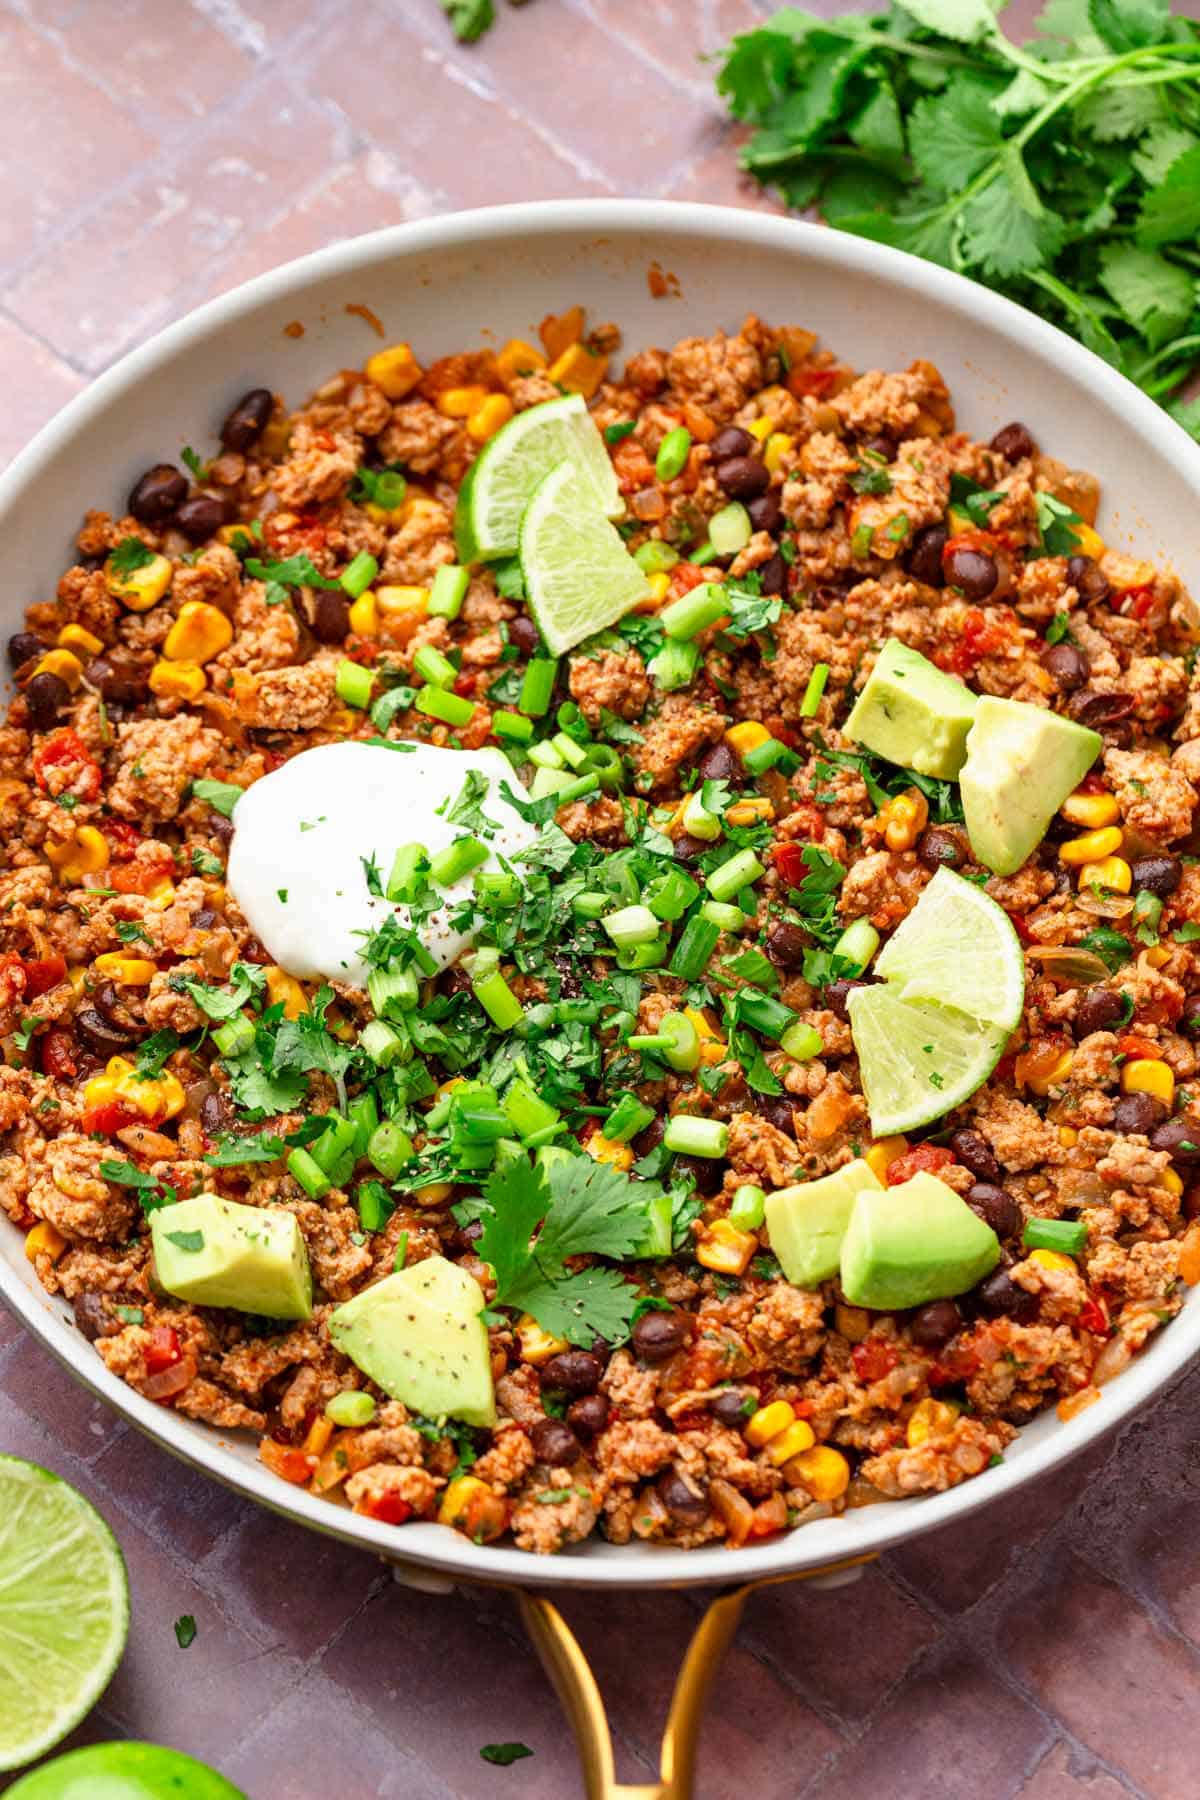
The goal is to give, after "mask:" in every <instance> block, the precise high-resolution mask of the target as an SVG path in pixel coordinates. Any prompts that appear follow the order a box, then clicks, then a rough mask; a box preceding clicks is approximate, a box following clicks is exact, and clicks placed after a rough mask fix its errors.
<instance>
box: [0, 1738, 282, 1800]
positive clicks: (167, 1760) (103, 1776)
mask: <svg viewBox="0 0 1200 1800" xmlns="http://www.w3.org/2000/svg"><path fill="white" fill-rule="evenodd" d="M168 1795H170V1796H171V1800H246V1796H245V1794H243V1792H242V1790H241V1788H236V1787H234V1785H233V1783H232V1782H229V1781H226V1779H225V1777H224V1776H223V1775H218V1773H217V1771H216V1770H215V1769H210V1768H209V1767H208V1765H207V1764H206V1763H200V1762H197V1761H196V1759H195V1757H194V1756H185V1755H184V1753H183V1751H182V1750H167V1749H165V1748H164V1747H163V1746H162V1745H161V1744H141V1743H137V1742H135V1741H131V1740H129V1739H123V1740H121V1741H120V1742H118V1743H113V1744H89V1745H88V1746H87V1748H86V1749H83V1750H70V1751H68V1753H67V1754H66V1756H56V1757H55V1759H54V1761H53V1762H50V1763H43V1764H42V1766H41V1768H40V1769H34V1770H33V1771H32V1772H31V1773H30V1774H28V1775H24V1776H22V1778H21V1780H20V1781H18V1783H17V1785H16V1786H15V1787H12V1788H9V1790H8V1795H7V1796H6V1800H167V1796H168Z"/></svg>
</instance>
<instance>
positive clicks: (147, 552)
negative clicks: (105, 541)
mask: <svg viewBox="0 0 1200 1800" xmlns="http://www.w3.org/2000/svg"><path fill="white" fill-rule="evenodd" d="M153 561H154V552H153V550H151V548H150V546H149V545H148V544H143V542H142V540H141V538H137V537H124V538H122V539H121V541H120V543H119V544H118V545H117V547H116V549H115V550H114V551H113V553H112V555H111V556H110V557H109V559H108V566H109V568H110V569H111V570H112V572H113V574H114V575H132V574H134V572H135V571H136V570H138V569H144V568H146V567H147V565H148V564H149V563H152V562H153Z"/></svg>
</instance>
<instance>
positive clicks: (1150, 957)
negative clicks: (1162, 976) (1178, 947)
mask: <svg viewBox="0 0 1200 1800" xmlns="http://www.w3.org/2000/svg"><path fill="white" fill-rule="evenodd" d="M1142 955H1143V956H1144V957H1145V959H1146V961H1147V962H1148V963H1149V964H1150V967H1151V968H1152V969H1161V968H1163V967H1164V965H1165V964H1167V963H1169V962H1170V960H1171V952H1170V951H1169V950H1168V949H1167V946H1166V945H1165V944H1152V945H1151V946H1150V948H1149V950H1143V951H1142Z"/></svg>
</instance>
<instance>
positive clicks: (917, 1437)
mask: <svg viewBox="0 0 1200 1800" xmlns="http://www.w3.org/2000/svg"><path fill="white" fill-rule="evenodd" d="M957 1417H958V1408H957V1406H954V1405H952V1404H951V1402H950V1401H948V1400H918V1402H917V1404H916V1405H915V1406H914V1407H913V1409H912V1412H911V1413H910V1414H909V1419H908V1425H907V1426H906V1428H905V1432H904V1441H905V1443H906V1444H907V1445H908V1447H909V1449H910V1450H915V1449H916V1447H917V1445H918V1444H923V1443H924V1442H925V1441H926V1439H927V1438H931V1437H941V1436H942V1434H943V1433H944V1432H947V1431H949V1429H950V1427H951V1426H952V1425H953V1423H954V1421H955V1419H957Z"/></svg>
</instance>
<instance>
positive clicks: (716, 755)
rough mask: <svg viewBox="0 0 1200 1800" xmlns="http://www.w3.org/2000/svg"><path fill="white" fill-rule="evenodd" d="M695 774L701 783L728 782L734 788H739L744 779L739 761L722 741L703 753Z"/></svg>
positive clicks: (743, 771) (744, 773)
mask: <svg viewBox="0 0 1200 1800" xmlns="http://www.w3.org/2000/svg"><path fill="white" fill-rule="evenodd" d="M697 773H698V774H699V776H700V779H701V781H728V782H730V783H732V784H733V785H734V786H735V787H740V786H741V785H742V783H743V782H744V781H745V779H746V771H745V770H744V769H743V767H742V764H741V759H740V758H739V757H737V756H735V755H734V752H733V751H732V750H731V749H730V747H729V745H728V744H727V743H725V742H724V741H723V740H722V742H721V743H719V744H713V745H712V746H711V747H710V748H709V749H707V750H706V751H705V752H704V755H703V756H702V757H701V758H700V762H699V764H698V766H697Z"/></svg>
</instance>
